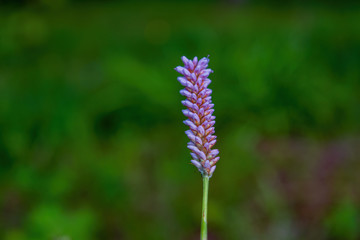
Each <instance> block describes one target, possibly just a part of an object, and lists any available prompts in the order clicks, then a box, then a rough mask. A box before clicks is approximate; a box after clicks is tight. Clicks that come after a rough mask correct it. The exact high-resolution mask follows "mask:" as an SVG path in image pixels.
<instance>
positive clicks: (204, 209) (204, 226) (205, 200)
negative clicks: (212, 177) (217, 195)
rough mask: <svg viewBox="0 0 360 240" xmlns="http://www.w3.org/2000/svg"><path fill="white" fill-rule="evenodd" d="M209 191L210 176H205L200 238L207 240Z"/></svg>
mask: <svg viewBox="0 0 360 240" xmlns="http://www.w3.org/2000/svg"><path fill="white" fill-rule="evenodd" d="M208 192H209V176H204V177H203V202H202V216H201V232H200V240H207V207H208Z"/></svg>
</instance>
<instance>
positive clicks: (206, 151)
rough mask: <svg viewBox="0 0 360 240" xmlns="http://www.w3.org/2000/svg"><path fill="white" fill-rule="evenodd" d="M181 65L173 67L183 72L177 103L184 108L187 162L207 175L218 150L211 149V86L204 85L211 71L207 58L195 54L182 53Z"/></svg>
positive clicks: (206, 83)
mask: <svg viewBox="0 0 360 240" xmlns="http://www.w3.org/2000/svg"><path fill="white" fill-rule="evenodd" d="M181 59H182V61H183V62H184V65H185V66H184V67H181V66H178V67H176V68H175V70H176V71H177V72H179V73H180V74H182V75H183V76H181V77H178V81H179V82H180V83H181V85H183V86H184V87H185V88H184V89H182V90H180V94H181V95H183V96H185V97H186V100H184V101H182V102H181V103H182V104H183V105H184V106H185V107H186V108H187V109H185V110H183V113H184V115H185V116H186V117H188V119H187V120H185V121H184V123H185V124H186V125H187V126H189V128H190V130H187V131H185V133H186V135H187V136H188V138H189V139H190V142H189V143H188V146H187V147H188V148H189V149H190V150H191V153H190V154H191V157H192V160H191V163H192V164H193V165H194V166H196V167H197V168H198V169H199V171H200V172H201V174H202V175H203V176H209V177H211V176H212V174H213V173H214V171H215V168H216V165H215V164H216V163H217V161H219V159H220V158H219V157H217V155H218V154H219V150H217V149H212V147H213V146H214V145H215V143H216V136H215V135H213V134H214V133H215V128H214V124H215V116H213V115H212V114H213V112H214V109H213V107H214V104H213V103H212V102H211V96H210V95H211V93H212V90H211V89H209V88H208V86H209V84H210V83H211V80H210V79H209V78H208V76H209V74H210V73H212V72H213V71H212V70H211V69H208V68H207V66H208V63H209V58H205V57H204V58H202V59H200V60H199V61H198V58H197V57H194V59H193V60H189V59H187V58H186V57H185V56H183V57H182V58H181Z"/></svg>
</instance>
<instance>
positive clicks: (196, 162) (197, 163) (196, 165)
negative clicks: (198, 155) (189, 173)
mask: <svg viewBox="0 0 360 240" xmlns="http://www.w3.org/2000/svg"><path fill="white" fill-rule="evenodd" d="M191 163H192V164H193V165H194V166H195V167H197V168H198V169H200V168H201V164H200V163H199V162H198V161H196V160H191Z"/></svg>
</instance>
